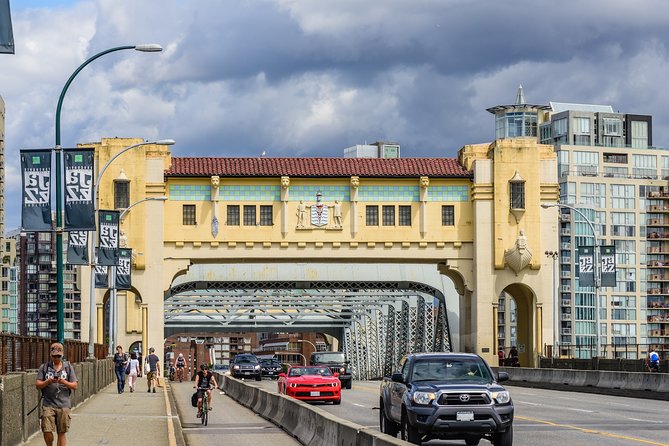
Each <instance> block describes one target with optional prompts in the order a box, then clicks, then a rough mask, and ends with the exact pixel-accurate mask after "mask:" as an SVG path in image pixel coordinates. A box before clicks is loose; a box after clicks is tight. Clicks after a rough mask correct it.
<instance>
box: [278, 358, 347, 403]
mask: <svg viewBox="0 0 669 446" xmlns="http://www.w3.org/2000/svg"><path fill="white" fill-rule="evenodd" d="M277 385H278V388H279V390H278V391H279V393H283V394H285V395H288V396H292V397H293V398H297V399H298V400H303V401H332V403H333V404H340V403H341V382H340V381H339V373H335V374H332V371H330V369H329V368H328V367H316V366H304V367H301V366H297V367H291V368H289V369H288V373H280V374H279V380H278V381H277Z"/></svg>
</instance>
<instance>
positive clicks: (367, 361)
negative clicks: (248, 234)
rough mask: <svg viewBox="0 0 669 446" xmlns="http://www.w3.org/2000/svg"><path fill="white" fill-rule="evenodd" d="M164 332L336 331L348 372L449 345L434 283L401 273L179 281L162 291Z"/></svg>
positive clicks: (363, 374)
mask: <svg viewBox="0 0 669 446" xmlns="http://www.w3.org/2000/svg"><path fill="white" fill-rule="evenodd" d="M164 308H165V336H170V335H172V334H176V333H185V332H202V331H213V332H216V331H218V332H220V331H223V330H226V331H269V332H272V331H281V332H321V333H328V334H332V335H333V336H335V337H338V338H339V339H340V341H341V342H342V343H343V347H344V352H345V353H346V356H347V358H348V359H349V360H350V361H351V366H352V370H353V374H354V378H355V379H373V378H380V377H382V376H384V375H386V374H388V373H390V372H391V371H392V370H391V368H392V367H393V366H394V365H396V364H397V363H398V362H399V359H400V358H401V357H402V356H403V355H405V354H407V353H409V352H418V351H450V350H451V341H450V339H451V337H450V332H449V327H448V320H447V317H446V305H445V303H444V296H443V294H442V293H441V291H439V290H437V289H435V288H433V287H431V286H429V285H425V284H422V283H416V282H406V281H384V282H359V281H351V282H346V281H344V282H342V281H336V282H335V281H314V282H311V281H267V282H262V281H244V282H241V281H187V282H182V283H179V284H175V285H173V286H172V288H171V289H170V290H169V291H168V292H166V293H165V305H164Z"/></svg>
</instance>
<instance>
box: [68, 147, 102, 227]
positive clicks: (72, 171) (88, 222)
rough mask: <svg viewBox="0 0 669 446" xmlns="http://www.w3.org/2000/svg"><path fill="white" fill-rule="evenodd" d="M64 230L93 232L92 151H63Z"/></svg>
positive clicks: (93, 152)
mask: <svg viewBox="0 0 669 446" xmlns="http://www.w3.org/2000/svg"><path fill="white" fill-rule="evenodd" d="M63 152H64V153H65V230H66V231H72V230H75V231H94V230H95V208H94V206H93V190H94V189H93V188H94V187H95V185H94V184H93V183H94V182H93V162H94V154H95V151H94V150H93V149H64V150H63Z"/></svg>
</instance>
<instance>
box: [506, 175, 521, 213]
mask: <svg viewBox="0 0 669 446" xmlns="http://www.w3.org/2000/svg"><path fill="white" fill-rule="evenodd" d="M509 186H510V189H509V195H510V200H511V202H510V203H509V205H510V207H511V211H514V210H525V180H524V179H523V177H521V176H520V173H519V172H518V171H517V170H516V173H515V174H514V175H513V178H511V179H510V180H509Z"/></svg>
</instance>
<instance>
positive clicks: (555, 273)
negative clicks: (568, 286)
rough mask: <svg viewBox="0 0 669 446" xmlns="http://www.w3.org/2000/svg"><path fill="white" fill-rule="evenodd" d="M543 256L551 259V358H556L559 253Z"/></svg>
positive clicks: (558, 333) (551, 252)
mask: <svg viewBox="0 0 669 446" xmlns="http://www.w3.org/2000/svg"><path fill="white" fill-rule="evenodd" d="M544 254H546V257H549V258H552V259H553V348H552V350H553V355H552V356H553V358H557V357H558V355H557V350H558V348H559V342H558V339H559V336H560V329H559V325H560V321H559V319H558V316H557V315H558V313H559V308H560V307H559V306H558V297H557V280H556V278H555V277H556V275H557V259H558V257H559V256H560V252H559V251H546V252H545V253H544Z"/></svg>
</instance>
